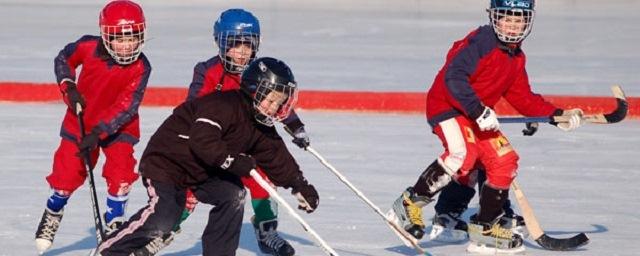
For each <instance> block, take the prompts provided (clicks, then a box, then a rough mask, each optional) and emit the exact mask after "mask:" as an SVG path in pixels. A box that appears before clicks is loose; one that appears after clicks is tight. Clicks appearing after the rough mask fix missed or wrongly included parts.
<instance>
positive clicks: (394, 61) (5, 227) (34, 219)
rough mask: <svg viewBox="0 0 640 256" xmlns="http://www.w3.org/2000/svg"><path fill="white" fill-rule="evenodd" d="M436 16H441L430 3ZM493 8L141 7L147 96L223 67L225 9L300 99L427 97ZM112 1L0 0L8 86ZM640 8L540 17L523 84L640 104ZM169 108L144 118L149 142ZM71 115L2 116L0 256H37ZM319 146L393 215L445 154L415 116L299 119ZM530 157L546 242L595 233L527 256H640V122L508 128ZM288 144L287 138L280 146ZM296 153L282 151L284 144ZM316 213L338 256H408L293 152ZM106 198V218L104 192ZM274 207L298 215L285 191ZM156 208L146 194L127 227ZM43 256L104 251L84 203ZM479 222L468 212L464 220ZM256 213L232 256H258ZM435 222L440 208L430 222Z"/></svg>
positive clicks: (308, 249) (190, 242)
mask: <svg viewBox="0 0 640 256" xmlns="http://www.w3.org/2000/svg"><path fill="white" fill-rule="evenodd" d="M433 2H437V3H433ZM486 2H487V1H477V0H463V1H457V2H444V1H419V0H413V1H401V2H398V1H375V0H374V1H364V0H358V1H337V0H329V1H305V2H299V1H279V0H272V1H241V2H234V1H224V2H213V1H203V0H200V1H169V0H154V1H141V3H142V5H143V7H144V8H145V12H146V16H147V20H148V26H149V35H150V37H151V38H152V39H151V40H149V42H148V43H147V46H146V48H145V50H144V51H145V53H146V54H147V56H148V57H149V59H150V60H151V62H152V65H153V67H154V71H153V74H152V78H151V81H150V84H151V85H157V86H162V85H165V86H166V85H171V86H180V85H185V86H186V84H188V83H189V82H190V79H191V74H192V68H193V65H194V64H195V63H196V62H197V61H202V60H205V59H208V58H210V57H211V56H212V55H214V54H216V51H217V50H216V49H215V48H214V46H213V39H212V36H211V25H212V23H213V21H214V20H215V18H216V17H217V16H218V14H219V12H220V11H222V10H224V9H226V8H230V7H244V8H248V9H250V10H251V11H253V12H254V13H255V14H256V15H257V16H258V17H259V18H260V20H261V22H262V31H263V44H262V48H261V50H262V51H261V55H262V56H275V57H278V58H282V59H284V60H285V61H287V63H289V64H290V65H291V66H292V68H293V70H294V73H295V74H296V77H297V79H298V81H299V82H300V85H301V87H302V88H303V89H319V90H373V91H424V90H426V88H427V87H428V86H429V85H430V83H431V80H432V79H433V77H434V75H435V73H436V72H437V70H438V69H439V68H440V66H441V65H442V63H443V61H444V55H445V53H446V51H447V49H448V48H449V47H450V45H451V43H452V42H453V41H454V40H457V39H459V38H461V37H463V36H464V35H466V34H467V33H468V32H469V31H470V30H472V29H474V28H476V27H477V26H479V25H481V24H485V23H486V22H487V20H486V19H487V18H486V13H485V12H484V9H485V8H486V5H487V3H486ZM103 3H104V2H103V1H85V0H64V1H43V0H41V1H33V0H14V1H7V0H0V22H1V23H2V24H3V25H2V33H0V80H1V81H27V82H53V81H54V75H53V68H52V66H53V58H54V57H55V55H56V54H57V53H58V51H59V50H60V49H61V48H62V47H63V46H64V45H65V44H66V43H68V42H70V41H72V40H76V39H77V38H79V37H80V36H81V35H83V34H95V33H96V32H97V13H98V11H99V9H100V8H101V6H102V5H103ZM638 13H640V1H632V0H620V1H597V0H581V1H571V0H554V1H538V12H537V16H536V21H535V26H534V30H533V32H532V34H531V36H530V37H529V38H527V40H526V41H525V45H524V49H525V52H526V53H527V56H528V71H529V75H530V77H531V82H532V85H533V88H534V90H535V91H537V92H540V93H543V94H571V95H609V86H610V85H611V84H621V85H622V86H623V88H624V89H625V90H626V92H627V94H628V95H630V96H638V95H640V87H639V86H638V82H639V81H640V79H639V78H640V72H639V71H640V53H639V52H638V51H637V46H636V45H637V42H638V39H639V38H640V27H639V26H638V25H637V24H640V15H638ZM170 111H171V109H170V108H147V107H143V108H141V110H140V114H141V118H142V141H141V142H140V144H138V145H137V146H136V150H137V155H139V153H140V152H142V150H143V149H144V146H145V145H146V141H147V139H148V138H149V136H150V135H151V134H152V133H153V132H154V131H155V129H156V128H157V127H158V126H159V125H160V123H161V122H162V121H163V120H164V118H166V117H167V116H168V115H169V113H170ZM63 114H64V105H62V104H12V103H1V104H0V137H1V139H0V143H1V144H0V153H1V154H0V164H1V168H0V175H1V176H2V177H3V178H2V179H0V191H1V192H2V193H1V194H0V205H1V206H2V211H0V227H2V228H0V255H35V254H36V252H35V246H34V243H33V234H34V231H35V228H36V226H37V224H38V221H39V218H40V216H41V214H42V211H43V207H44V204H45V200H46V198H47V197H48V196H49V194H50V191H49V188H48V185H47V183H46V181H45V180H44V177H45V176H46V175H47V174H48V173H49V171H50V169H51V160H52V156H53V152H54V150H55V149H56V147H57V145H58V143H59V137H58V132H59V127H60V126H59V125H60V121H61V119H62V116H63ZM300 115H301V117H302V119H303V120H304V121H305V123H306V124H307V129H308V131H309V133H310V136H311V140H312V146H313V147H314V148H315V149H316V150H317V151H318V152H320V153H321V154H323V156H324V157H325V158H327V160H328V161H329V162H331V163H332V164H333V165H334V166H335V167H336V168H337V169H338V170H340V171H341V172H342V173H343V174H344V175H345V176H346V177H347V178H349V180H350V181H351V182H352V183H354V185H356V186H357V187H358V188H360V189H361V190H362V191H363V192H364V194H365V195H367V196H368V197H369V198H370V199H371V200H372V201H373V202H374V203H376V204H377V205H378V206H380V207H381V208H383V209H387V208H388V207H389V206H390V205H391V203H392V202H393V200H394V199H395V198H396V197H397V196H398V195H399V194H400V192H401V191H402V190H403V189H404V188H406V187H407V186H409V185H412V184H413V183H414V182H415V180H416V178H417V176H418V175H419V174H420V173H421V172H422V170H423V169H424V168H425V167H426V166H427V165H428V164H429V163H430V162H431V161H433V159H434V158H435V157H436V156H438V155H439V154H440V153H441V150H442V149H441V145H440V142H439V141H438V140H437V139H436V137H435V136H433V135H431V132H430V129H429V128H428V127H427V124H426V121H425V119H424V117H423V116H421V115H380V114H367V113H352V112H310V111H304V110H303V111H301V112H300ZM503 126H504V131H505V134H506V135H507V136H508V137H509V138H510V140H511V142H512V144H513V145H514V147H515V148H516V150H517V151H518V152H519V154H520V156H521V161H520V168H519V176H518V181H519V182H520V184H521V186H522V188H523V190H524V192H525V193H526V195H527V196H528V197H529V201H530V202H531V204H532V206H533V207H534V210H535V213H536V214H537V216H538V218H539V220H540V223H541V225H542V227H543V228H544V229H545V230H546V231H547V233H548V234H549V235H551V236H554V237H568V236H571V235H573V234H575V233H577V232H585V233H587V235H588V236H589V237H590V238H591V243H590V244H589V245H587V246H585V247H583V248H582V249H580V250H578V251H574V252H562V253H559V252H551V251H545V250H542V249H540V247H538V246H537V244H535V242H532V241H527V252H526V254H527V255H638V253H639V251H640V245H638V244H637V241H636V240H637V237H638V235H637V234H638V230H640V215H639V214H638V209H640V200H638V197H637V195H638V194H640V188H638V185H637V183H638V180H640V173H639V172H638V171H639V170H638V169H639V167H640V136H638V127H640V122H638V121H624V122H623V123H620V124H613V125H586V126H584V127H582V128H580V129H579V130H577V131H575V132H572V133H564V132H562V131H560V130H558V129H557V128H555V127H552V126H549V125H544V124H543V125H542V127H541V128H540V131H539V132H538V134H536V135H535V136H534V137H531V138H529V137H523V136H522V135H521V134H520V130H521V129H522V126H521V125H503ZM285 138H286V136H285ZM287 140H288V138H287ZM289 146H290V147H289V148H290V149H291V152H292V153H293V154H294V155H295V156H296V158H297V160H298V162H299V163H300V165H301V167H302V168H303V171H304V172H305V173H306V175H307V177H308V178H309V180H310V181H311V182H312V183H313V184H314V185H316V187H317V188H318V190H319V193H320V197H321V204H320V207H319V209H318V211H317V212H315V213H313V214H311V215H306V214H304V215H303V217H304V218H305V219H306V220H307V221H308V222H309V223H310V224H311V226H312V227H313V228H314V229H316V231H317V232H318V233H319V234H320V235H321V236H322V237H323V238H324V239H325V240H326V241H327V242H328V243H329V244H330V245H331V246H333V247H334V249H336V250H337V252H338V253H340V254H341V255H413V254H414V252H413V250H412V249H410V248H407V247H405V246H403V245H402V244H401V243H400V241H399V240H398V239H397V238H396V237H395V236H394V235H393V234H392V233H391V231H390V230H389V229H388V228H387V226H386V225H385V224H384V222H383V221H382V219H381V218H380V217H379V216H377V215H376V214H375V213H374V212H373V211H372V210H371V209H370V208H369V207H368V206H367V205H366V204H364V203H363V202H361V201H360V199H359V198H358V197H356V196H355V194H353V193H352V192H351V191H350V190H349V189H348V188H347V187H346V186H344V185H343V184H342V183H341V182H340V181H339V180H338V179H337V178H336V177H334V176H333V174H332V173H331V172H329V171H328V170H327V169H326V168H325V167H324V166H323V165H321V164H320V163H319V162H318V161H317V160H316V159H315V158H314V157H313V156H312V155H310V154H309V153H307V152H304V151H302V150H300V149H297V148H296V147H295V146H293V145H292V144H289ZM96 176H97V177H98V182H97V188H98V193H99V196H100V198H101V200H100V202H101V204H102V209H104V202H103V201H104V200H103V198H104V195H105V193H106V191H105V184H104V181H103V179H101V178H100V175H99V168H98V175H96ZM279 191H280V193H281V194H282V195H283V196H284V197H285V198H286V199H287V200H288V201H289V202H290V203H291V204H293V203H294V200H293V198H292V197H291V196H290V195H289V191H286V190H283V189H280V190H279ZM146 199H147V196H146V194H145V193H144V191H143V189H142V186H141V184H140V183H137V184H136V187H135V188H134V190H133V192H132V194H131V201H130V203H129V208H128V209H129V213H133V212H134V211H136V210H137V209H139V208H140V207H141V206H142V205H144V204H145V202H146ZM66 209H67V210H66V212H65V217H64V220H63V222H62V225H61V228H60V231H59V233H58V235H57V236H56V240H55V243H54V246H53V248H52V249H51V250H50V251H49V252H48V253H47V255H86V254H87V253H88V251H89V250H90V248H91V247H92V246H94V245H95V241H94V240H95V238H94V233H93V228H92V227H93V222H92V214H91V209H90V200H89V195H88V190H87V189H86V188H82V189H80V190H78V191H77V192H76V193H75V194H74V196H73V198H72V199H71V200H70V201H69V205H68V207H67V208H66ZM208 209H209V207H207V206H205V205H199V206H198V207H197V209H196V212H195V213H194V215H193V216H192V217H191V218H189V219H188V220H187V221H186V222H185V223H184V224H183V229H184V231H183V233H182V234H181V235H179V236H178V237H177V240H176V241H175V242H174V243H173V244H172V245H171V247H169V248H167V249H166V250H164V251H163V252H162V253H161V255H199V254H200V253H201V249H200V248H201V244H200V235H201V232H202V230H203V228H204V225H205V223H206V216H207V212H208ZM476 209H477V199H474V200H473V201H472V205H471V206H470V209H469V211H468V212H467V214H465V218H468V216H469V215H470V214H472V213H473V212H475V210H476ZM251 212H252V210H251V209H250V208H249V204H247V208H246V212H245V220H246V221H245V223H244V225H243V228H242V235H241V244H240V248H239V250H238V255H256V254H257V253H258V249H257V245H256V242H255V239H254V234H253V229H252V228H251V224H249V222H248V219H249V217H250V216H251ZM424 214H425V218H426V219H427V221H429V219H430V218H431V216H432V215H433V208H432V206H431V205H429V206H427V207H426V208H424ZM280 221H281V223H280V228H279V230H280V231H281V233H282V234H283V236H284V237H285V238H286V239H287V240H289V241H290V242H291V243H292V245H293V246H294V247H295V248H296V250H297V252H298V255H322V252H321V250H320V249H319V248H318V247H316V246H315V245H314V241H313V240H312V239H311V238H310V237H309V236H307V234H306V233H305V232H304V231H303V230H302V228H301V227H300V226H299V225H298V224H297V223H296V222H295V221H294V220H293V219H292V218H291V217H290V216H288V215H287V213H286V211H285V210H284V209H283V208H281V212H280ZM421 245H422V246H424V247H426V248H427V250H428V251H430V252H432V253H434V254H435V255H463V254H464V250H465V248H466V244H442V243H435V242H429V241H422V243H421Z"/></svg>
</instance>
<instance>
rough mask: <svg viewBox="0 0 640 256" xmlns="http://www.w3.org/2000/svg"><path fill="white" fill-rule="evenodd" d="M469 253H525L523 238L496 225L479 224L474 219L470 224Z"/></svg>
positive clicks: (495, 222)
mask: <svg viewBox="0 0 640 256" xmlns="http://www.w3.org/2000/svg"><path fill="white" fill-rule="evenodd" d="M468 228H469V246H468V247H467V251H468V252H472V253H478V254H491V255H495V254H518V253H522V252H524V250H525V248H524V244H523V239H522V236H521V235H519V234H515V233H513V232H512V231H511V229H508V228H504V227H502V226H501V225H500V221H499V219H498V220H496V221H494V223H486V222H478V221H475V220H474V218H473V217H472V219H471V221H470V222H469V227H468Z"/></svg>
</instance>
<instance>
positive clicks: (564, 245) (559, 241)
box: [536, 233, 589, 251]
mask: <svg viewBox="0 0 640 256" xmlns="http://www.w3.org/2000/svg"><path fill="white" fill-rule="evenodd" d="M536 242H537V243H538V244H539V245H540V246H542V248H545V249H547V250H552V251H570V250H574V249H576V248H578V247H580V246H583V245H586V244H588V243H589V238H588V237H587V235H585V234H584V233H580V234H577V235H575V236H573V237H569V238H553V237H550V236H547V235H546V234H543V235H542V236H540V237H539V238H538V239H536Z"/></svg>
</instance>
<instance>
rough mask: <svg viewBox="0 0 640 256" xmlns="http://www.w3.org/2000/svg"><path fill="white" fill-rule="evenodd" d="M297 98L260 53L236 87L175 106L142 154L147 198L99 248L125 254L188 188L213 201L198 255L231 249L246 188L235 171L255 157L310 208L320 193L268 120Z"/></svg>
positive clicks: (282, 72)
mask: <svg viewBox="0 0 640 256" xmlns="http://www.w3.org/2000/svg"><path fill="white" fill-rule="evenodd" d="M296 99H297V85H296V82H295V79H294V77H293V74H292V73H291V70H290V69H289V67H288V66H287V65H286V64H285V63H284V62H282V61H279V60H276V59H273V58H259V59H256V60H255V61H254V62H252V63H251V64H250V65H249V66H248V67H247V68H246V70H245V71H244V72H243V74H242V84H241V90H240V91H229V92H221V93H216V94H210V95H208V96H204V97H201V98H198V99H196V100H193V101H189V102H186V103H183V104H182V105H180V106H178V107H177V108H176V109H174V111H173V114H172V115H171V116H170V117H169V118H167V119H166V120H165V121H164V123H163V124H162V125H161V126H160V128H158V130H157V131H156V133H155V134H154V135H153V136H152V137H151V140H150V141H149V144H148V145H147V148H146V150H145V152H144V154H143V156H142V159H141V162H140V172H141V175H142V177H143V183H144V185H145V187H147V192H148V194H149V201H148V202H149V203H148V205H147V206H145V207H143V208H142V209H140V210H139V211H138V212H137V213H136V214H135V215H133V216H132V217H131V218H130V219H129V221H127V222H126V223H125V224H124V225H123V226H122V228H121V229H120V230H118V231H117V232H115V233H113V234H111V235H110V236H109V237H108V238H107V239H106V240H105V241H104V242H103V243H101V244H100V247H99V252H100V253H101V255H103V256H105V255H129V254H131V253H135V252H136V251H137V250H138V249H141V248H142V247H144V246H145V245H146V244H148V243H149V242H150V241H151V240H152V239H154V238H156V237H160V236H162V235H164V234H167V233H169V232H171V230H172V228H173V226H174V225H175V223H176V222H177V221H178V220H179V219H180V215H181V213H182V210H183V208H184V205H185V200H186V199H185V192H186V189H187V188H189V189H191V190H192V191H193V192H194V193H195V195H196V197H197V199H198V200H199V201H200V202H203V203H207V204H212V205H215V207H213V208H212V209H211V211H210V213H209V221H208V223H207V226H206V228H205V230H204V233H203V235H202V246H203V255H235V250H236V249H237V248H238V242H239V237H240V228H241V224H242V217H243V211H244V197H245V194H246V193H245V190H244V188H243V185H242V183H241V182H240V177H242V176H248V175H249V172H250V171H251V170H252V169H254V168H255V166H256V163H257V164H259V165H260V166H262V167H264V169H265V170H266V174H267V176H268V177H269V179H270V180H271V182H273V183H274V184H275V185H278V186H282V187H285V188H292V193H293V194H294V195H295V196H296V197H297V198H298V201H299V202H300V205H299V208H300V209H303V210H305V211H307V212H308V213H310V212H312V211H314V210H315V209H316V207H317V206H318V203H319V196H318V193H317V191H316V190H315V188H314V187H313V185H311V184H309V183H308V182H307V180H306V179H305V178H304V176H303V175H302V172H301V171H300V168H299V166H298V164H297V163H296V162H295V160H294V159H293V156H291V154H290V153H289V151H288V150H287V148H286V146H285V144H284V142H283V141H282V138H281V137H280V136H279V135H278V134H277V133H276V130H275V128H274V127H273V123H274V121H281V120H283V119H284V118H286V117H287V116H288V115H289V113H290V111H291V109H292V108H293V106H294V105H295V102H296Z"/></svg>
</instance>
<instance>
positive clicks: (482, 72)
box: [427, 25, 558, 127]
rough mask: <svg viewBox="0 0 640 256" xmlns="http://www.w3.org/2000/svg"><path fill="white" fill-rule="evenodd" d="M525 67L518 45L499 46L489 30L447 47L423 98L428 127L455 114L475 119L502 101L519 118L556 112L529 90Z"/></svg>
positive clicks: (550, 105)
mask: <svg viewBox="0 0 640 256" xmlns="http://www.w3.org/2000/svg"><path fill="white" fill-rule="evenodd" d="M525 63H526V56H525V54H524V52H522V50H521V49H520V46H519V45H518V46H517V47H514V48H511V47H508V46H506V45H505V44H503V43H502V42H500V41H499V40H498V38H497V37H496V35H495V33H494V31H493V28H492V27H491V26H490V25H486V26H482V27H480V28H478V29H476V30H474V31H473V32H471V33H469V35H467V36H466V37H465V38H464V39H462V40H460V41H457V42H455V43H454V44H453V46H452V47H451V49H450V50H449V52H448V54H447V60H446V62H445V64H444V66H443V68H442V69H441V70H440V71H439V72H438V75H437V76H436V78H435V80H434V81H433V85H432V86H431V88H430V89H429V91H428V93H427V120H428V121H429V124H430V125H431V126H432V127H435V126H436V125H437V124H438V123H439V122H441V121H444V120H446V119H449V118H452V117H455V116H459V115H464V116H467V117H468V118H470V119H471V120H475V119H477V118H478V117H479V116H480V115H481V114H482V111H483V109H484V106H487V107H490V108H493V107H494V105H495V104H496V103H497V102H498V100H500V98H502V97H504V98H505V99H506V100H507V102H509V103H510V104H511V105H512V106H513V107H514V108H515V109H516V110H517V111H518V112H520V113H521V114H523V115H525V116H550V115H552V114H553V113H554V111H555V110H557V109H558V108H557V107H555V106H553V105H552V104H551V103H549V102H547V101H545V100H544V99H543V98H542V96H540V95H538V94H535V93H533V92H532V91H531V86H530V85H529V78H528V75H527V71H526V69H525Z"/></svg>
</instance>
